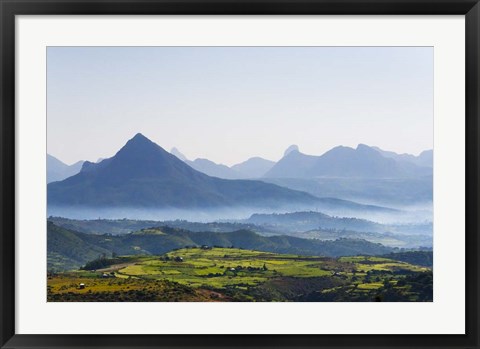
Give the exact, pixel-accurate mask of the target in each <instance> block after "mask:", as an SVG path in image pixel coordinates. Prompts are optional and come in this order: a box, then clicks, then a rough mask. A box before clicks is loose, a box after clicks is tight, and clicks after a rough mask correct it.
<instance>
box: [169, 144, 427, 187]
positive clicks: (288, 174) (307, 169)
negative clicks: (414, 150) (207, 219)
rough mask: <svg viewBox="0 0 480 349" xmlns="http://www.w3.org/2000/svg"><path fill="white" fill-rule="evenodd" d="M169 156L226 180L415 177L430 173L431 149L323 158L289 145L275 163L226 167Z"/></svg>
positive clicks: (365, 149) (366, 149) (343, 151)
mask: <svg viewBox="0 0 480 349" xmlns="http://www.w3.org/2000/svg"><path fill="white" fill-rule="evenodd" d="M171 153H172V154H173V155H175V156H177V157H178V158H179V159H180V160H182V161H185V162H186V163H187V164H189V165H190V166H191V167H193V168H194V169H196V170H197V171H200V172H203V173H205V174H208V175H209V176H213V177H219V178H225V179H245V178H257V179H258V178H268V179H275V178H303V179H305V178H369V179H373V178H376V179H377V178H378V179H380V178H388V179H392V178H395V179H398V178H416V177H418V176H428V175H431V174H432V168H433V150H426V151H424V152H422V153H421V154H420V155H418V156H414V155H411V154H397V153H395V152H391V151H385V150H382V149H380V148H378V147H370V146H367V145H364V144H359V145H358V146H357V148H356V149H354V148H350V147H344V146H338V147H335V148H333V149H331V150H329V151H327V152H326V153H324V154H323V155H320V156H316V155H307V154H303V153H301V152H300V150H299V148H298V146H297V145H291V146H289V147H288V148H287V149H286V150H285V152H284V156H283V157H282V159H280V160H279V161H278V162H276V163H275V162H274V161H270V160H266V159H263V158H260V157H253V158H250V159H248V160H247V161H245V162H242V163H240V164H237V165H233V166H231V167H228V166H226V165H223V164H217V163H215V162H213V161H210V160H208V159H201V158H199V159H196V160H194V161H191V160H188V159H187V158H186V157H185V156H184V155H183V154H182V153H181V152H180V151H179V150H178V149H177V148H172V150H171Z"/></svg>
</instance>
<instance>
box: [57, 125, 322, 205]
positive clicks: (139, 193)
mask: <svg viewBox="0 0 480 349" xmlns="http://www.w3.org/2000/svg"><path fill="white" fill-rule="evenodd" d="M317 201H318V199H317V198H315V197H313V196H311V195H309V194H306V193H303V192H299V191H295V190H291V189H286V188H282V187H279V186H277V185H274V184H268V183H264V182H260V181H252V180H225V179H219V178H214V177H210V176H207V175H205V174H203V173H201V172H199V171H196V170H194V169H193V168H191V167H190V166H188V165H187V164H186V163H185V162H183V161H181V160H179V159H178V158H177V157H176V156H174V155H172V154H170V153H169V152H167V151H165V150H164V149H163V148H161V147H160V146H158V145H157V144H155V143H153V142H152V141H150V140H149V139H147V138H146V137H145V136H143V135H141V134H137V135H136V136H135V137H133V138H132V139H130V140H129V141H128V142H127V143H126V144H125V146H124V147H122V148H121V149H120V150H119V151H118V152H117V153H116V154H115V156H113V157H112V158H110V159H106V160H103V161H102V162H100V163H98V164H94V163H90V162H88V163H85V164H84V166H83V168H82V171H81V172H80V173H78V174H77V175H75V176H73V177H70V178H67V179H66V180H64V181H61V182H56V183H52V184H50V185H48V204H49V205H58V206H61V205H83V206H94V207H122V206H124V207H155V208H162V207H165V208H172V207H174V208H194V207H202V208H206V207H222V206H237V205H238V206H242V205H253V206H261V207H275V206H277V205H282V204H287V203H288V204H290V205H292V204H312V203H315V202H317Z"/></svg>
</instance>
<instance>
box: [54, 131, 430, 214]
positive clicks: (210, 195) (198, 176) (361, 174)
mask: <svg viewBox="0 0 480 349" xmlns="http://www.w3.org/2000/svg"><path fill="white" fill-rule="evenodd" d="M47 161H48V164H47V171H48V173H47V180H48V183H51V182H54V181H57V182H59V181H62V180H64V179H68V180H66V181H63V182H62V183H61V184H60V183H58V184H56V185H52V186H50V185H49V187H48V198H49V203H50V204H53V205H72V204H74V205H86V206H93V207H95V206H102V207H104V206H112V207H124V206H125V205H134V206H136V207H162V208H165V207H172V208H192V207H202V208H208V207H221V206H224V207H228V206H239V205H247V206H250V205H252V204H255V205H257V206H258V207H265V206H269V207H270V206H271V205H277V206H278V205H282V204H283V203H285V202H289V204H302V205H307V206H308V205H311V204H312V202H314V201H316V205H318V204H321V205H320V206H316V207H314V208H315V209H324V208H325V205H326V206H327V209H329V208H332V207H333V206H336V208H343V207H344V206H345V204H346V205H347V206H350V208H351V206H352V203H347V202H339V201H337V202H335V203H333V206H332V199H325V198H340V199H343V200H348V201H351V200H353V201H360V202H370V203H374V204H376V205H387V206H388V205H396V204H402V205H404V204H412V203H423V202H427V203H428V202H431V201H432V195H433V194H432V193H433V185H432V183H433V182H432V172H433V151H432V150H427V151H424V152H422V153H421V154H420V155H419V156H414V155H411V154H397V153H394V152H389V151H384V150H382V149H380V148H378V147H369V146H367V145H363V144H360V145H358V146H357V148H356V149H353V148H349V147H343V146H339V147H335V148H333V149H331V150H330V151H328V152H326V153H325V154H323V155H321V156H315V155H307V154H303V153H301V152H300V151H299V148H298V146H296V145H292V146H290V147H288V148H287V149H286V151H285V153H284V157H283V158H282V159H280V160H279V161H278V162H277V163H275V162H273V161H270V160H266V159H263V158H260V157H253V158H250V159H248V160H247V161H245V162H242V163H239V164H237V165H234V166H232V167H228V166H226V165H222V164H217V163H214V162H213V161H210V160H208V159H196V160H193V161H191V160H188V159H187V157H186V156H184V155H183V154H182V153H181V152H180V151H179V150H178V149H176V148H172V150H171V151H170V153H168V152H166V151H165V150H164V149H162V148H161V147H159V146H158V145H156V144H154V143H153V142H151V141H150V140H148V139H147V138H145V137H144V136H142V135H140V134H138V135H137V136H135V137H134V138H133V139H131V140H130V141H129V142H128V143H127V144H126V145H125V146H124V147H123V148H122V149H121V150H120V151H119V152H118V153H117V154H116V155H115V156H114V157H111V158H108V159H99V161H98V162H96V163H93V162H89V161H85V162H83V161H79V162H77V163H76V164H74V165H72V166H68V165H66V164H64V163H62V162H61V161H60V160H58V159H56V158H54V157H53V156H50V155H48V157H47ZM79 172H80V173H79ZM69 177H70V178H69ZM225 179H229V180H231V181H225ZM239 179H242V180H239ZM245 179H259V180H260V181H251V180H250V181H245ZM266 183H270V184H266ZM271 184H274V185H271ZM289 189H290V190H289ZM300 192H303V193H300ZM306 193H308V194H310V195H308V194H306ZM314 197H315V198H314ZM319 197H322V198H323V199H318V198H319ZM319 200H320V201H319ZM353 206H355V205H353ZM296 208H297V209H300V208H302V209H306V208H308V207H306V206H303V207H296ZM312 208H313V207H312ZM363 209H364V208H361V207H355V210H363ZM368 209H369V210H371V207H370V208H368ZM326 212H328V213H329V214H332V213H335V212H334V211H326Z"/></svg>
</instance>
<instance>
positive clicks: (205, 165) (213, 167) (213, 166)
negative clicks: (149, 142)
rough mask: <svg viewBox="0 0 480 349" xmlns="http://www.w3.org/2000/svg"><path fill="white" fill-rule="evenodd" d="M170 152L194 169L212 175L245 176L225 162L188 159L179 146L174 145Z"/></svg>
mask: <svg viewBox="0 0 480 349" xmlns="http://www.w3.org/2000/svg"><path fill="white" fill-rule="evenodd" d="M170 154H173V155H175V156H176V157H177V158H179V159H180V160H182V161H183V162H185V163H186V164H188V165H189V166H190V167H192V168H193V169H195V170H197V171H199V172H202V173H205V174H206V175H208V176H211V177H218V178H223V179H241V178H245V177H244V176H242V175H241V174H240V173H239V172H237V171H235V170H233V169H231V168H230V167H228V166H225V165H223V164H217V163H215V162H213V161H210V160H208V159H201V158H198V159H195V160H193V161H191V160H188V159H187V157H186V156H185V155H183V154H182V153H181V152H180V151H179V150H178V149H177V148H175V147H173V148H172V149H171V150H170Z"/></svg>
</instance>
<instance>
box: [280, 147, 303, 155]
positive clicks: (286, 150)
mask: <svg viewBox="0 0 480 349" xmlns="http://www.w3.org/2000/svg"><path fill="white" fill-rule="evenodd" d="M292 151H300V149H299V148H298V145H296V144H292V145H291V146H289V147H288V148H287V149H285V151H284V152H283V156H287V155H288V154H290V153H291V152H292Z"/></svg>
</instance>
